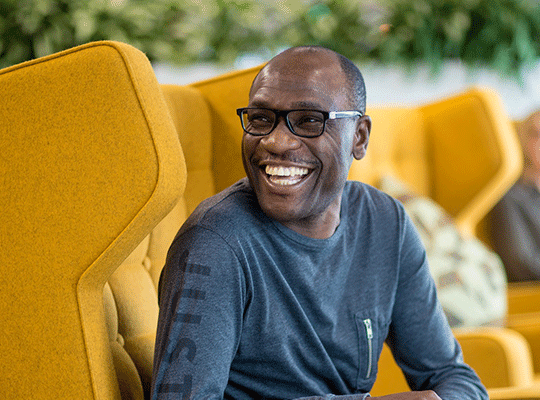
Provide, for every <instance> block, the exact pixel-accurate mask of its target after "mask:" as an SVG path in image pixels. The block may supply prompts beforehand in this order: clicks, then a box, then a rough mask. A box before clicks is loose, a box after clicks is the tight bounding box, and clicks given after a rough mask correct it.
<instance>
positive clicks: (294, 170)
mask: <svg viewBox="0 0 540 400" xmlns="http://www.w3.org/2000/svg"><path fill="white" fill-rule="evenodd" d="M265 172H266V173H267V174H268V175H271V176H303V175H307V174H308V172H309V170H308V169H307V168H298V167H281V166H280V167H274V166H270V165H267V166H266V168H265Z"/></svg>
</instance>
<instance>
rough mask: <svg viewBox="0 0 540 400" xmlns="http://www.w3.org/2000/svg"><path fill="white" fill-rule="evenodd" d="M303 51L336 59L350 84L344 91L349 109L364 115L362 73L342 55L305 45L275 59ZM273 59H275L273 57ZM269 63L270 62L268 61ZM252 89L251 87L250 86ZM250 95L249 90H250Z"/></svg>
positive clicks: (315, 46)
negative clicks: (317, 52)
mask: <svg viewBox="0 0 540 400" xmlns="http://www.w3.org/2000/svg"><path fill="white" fill-rule="evenodd" d="M297 49H298V50H305V51H308V52H316V51H327V52H330V53H332V54H334V55H335V56H336V58H337V59H338V61H339V64H340V67H341V71H342V72H343V75H344V76H345V80H346V81H347V82H348V83H350V85H348V86H347V87H346V88H345V90H346V91H347V93H346V96H347V100H348V101H349V103H350V104H351V107H352V108H353V109H355V110H358V111H361V112H362V113H364V114H365V112H366V85H365V82H364V77H363V76H362V73H361V72H360V70H359V69H358V67H357V66H356V65H355V64H354V63H353V62H352V61H351V60H349V59H348V58H347V57H345V56H344V55H342V54H340V53H338V52H336V51H334V50H331V49H329V48H327V47H323V46H319V45H307V46H297V47H291V48H289V49H287V50H284V51H283V52H282V53H280V54H278V55H277V56H276V57H278V56H280V55H281V54H283V53H286V52H289V51H294V50H297ZM274 58H275V57H274ZM270 61H271V60H270ZM265 67H266V65H265V66H264V67H263V68H262V69H261V70H260V71H259V72H258V73H257V75H256V76H255V79H254V80H253V83H255V81H256V80H257V78H258V76H259V74H260V73H261V72H262V70H264V69H265ZM252 88H253V85H252ZM250 94H251V90H250Z"/></svg>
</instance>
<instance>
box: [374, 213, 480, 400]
mask: <svg viewBox="0 0 540 400" xmlns="http://www.w3.org/2000/svg"><path fill="white" fill-rule="evenodd" d="M401 254H402V257H401V261H400V282H399V284H398V289H397V293H396V298H395V305H394V309H393V313H392V323H391V325H390V331H389V335H388V338H387V343H388V345H389V346H390V349H391V350H392V353H393V355H394V358H395V359H396V362H397V363H398V365H399V366H400V367H401V369H402V370H403V373H404V374H405V377H406V379H407V382H408V383H409V386H410V387H411V388H412V390H415V391H423V390H433V391H435V392H436V393H437V394H438V395H439V396H440V397H441V398H442V399H444V400H451V399H456V400H458V399H459V400H465V399H471V400H472V399H479V398H485V399H487V398H488V396H487V393H486V390H485V388H484V387H483V385H482V384H481V382H480V379H479V378H478V376H477V375H476V373H475V372H474V371H473V370H472V369H471V368H470V367H469V366H467V365H466V364H465V363H464V362H463V358H462V353H461V348H460V346H459V344H458V342H457V341H456V339H455V338H454V336H453V334H452V331H451V329H450V326H449V325H448V322H447V320H446V317H445V315H444V312H443V310H442V307H441V305H440V304H439V301H438V299H437V293H436V288H435V283H434V281H433V278H432V276H431V274H430V272H429V267H428V263H427V258H426V254H425V251H424V249H423V246H422V244H421V242H420V239H419V237H418V234H417V233H416V230H415V229H414V227H413V225H412V222H411V221H410V219H409V218H406V223H405V234H404V240H403V248H402V252H401ZM380 373H384V371H380ZM404 398H405V397H404ZM420 398H421V397H420ZM426 398H429V397H426Z"/></svg>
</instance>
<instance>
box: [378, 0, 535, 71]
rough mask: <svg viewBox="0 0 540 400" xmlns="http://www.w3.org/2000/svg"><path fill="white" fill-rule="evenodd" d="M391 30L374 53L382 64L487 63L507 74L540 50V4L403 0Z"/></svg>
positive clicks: (394, 6)
mask: <svg viewBox="0 0 540 400" xmlns="http://www.w3.org/2000/svg"><path fill="white" fill-rule="evenodd" d="M387 27H388V31H387V33H386V34H385V35H384V37H383V38H381V41H380V42H379V44H378V46H377V47H376V48H374V49H373V50H372V51H371V52H370V54H369V56H370V57H372V58H374V59H378V60H380V61H381V62H383V63H387V62H395V61H396V60H397V61H399V62H403V63H408V64H411V63H416V62H418V61H424V62H427V63H428V64H430V65H431V66H432V67H433V69H434V70H435V71H436V70H438V69H439V68H440V66H441V64H442V62H443V61H444V60H445V59H449V58H453V59H461V60H462V61H464V62H465V63H467V64H469V65H488V66H490V67H492V68H494V69H496V70H499V71H501V72H503V73H505V74H517V73H518V71H519V68H520V67H521V66H522V65H524V64H527V63H529V62H532V61H535V60H536V59H537V58H538V56H539V54H540V41H539V38H540V7H539V3H538V2H533V1H529V0H415V1H408V0H398V1H395V2H393V3H392V6H391V9H390V12H389V13H388V19H387Z"/></svg>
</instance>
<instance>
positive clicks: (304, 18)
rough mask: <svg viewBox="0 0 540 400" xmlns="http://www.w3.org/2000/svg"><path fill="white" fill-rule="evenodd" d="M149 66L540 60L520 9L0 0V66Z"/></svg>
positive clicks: (535, 36) (385, 2)
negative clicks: (279, 56) (107, 49)
mask: <svg viewBox="0 0 540 400" xmlns="http://www.w3.org/2000/svg"><path fill="white" fill-rule="evenodd" d="M104 39H111V40H119V41H122V42H126V43H129V44H132V45H134V46H135V47H137V48H139V49H141V50H142V51H144V52H145V53H146V54H147V55H148V57H149V58H150V60H152V61H170V62H174V63H187V62H201V61H203V62H205V61H212V62H222V63H231V62H233V61H234V60H235V59H236V58H237V57H238V56H241V55H243V54H249V53H259V54H261V53H262V54H264V55H265V56H269V55H271V54H274V53H276V52H277V51H278V50H279V49H281V48H284V47H289V46H294V45H301V44H319V45H323V46H326V47H329V48H332V49H334V50H336V51H338V52H340V53H342V54H344V55H345V56H347V57H349V58H351V59H353V60H355V61H375V62H380V63H383V64H388V63H392V64H405V65H416V64H418V63H424V64H425V63H427V64H429V65H431V66H432V68H433V70H434V71H437V70H438V69H439V68H440V66H441V64H442V63H443V61H444V60H446V59H461V60H462V61H464V62H465V63H467V64H469V65H487V66H489V67H492V68H495V69H497V70H499V71H501V72H503V73H505V74H518V72H519V70H520V68H521V67H522V66H523V65H525V64H527V63H529V62H532V61H535V60H536V59H537V58H538V56H539V54H540V40H539V39H540V6H539V4H538V2H536V1H534V2H533V1H530V0H303V1H298V0H275V1H273V0H0V67H4V66H7V65H12V64H15V63H18V62H21V61H25V60H28V59H31V58H35V57H40V56H43V55H46V54H50V53H54V52H57V51H60V50H64V49H66V48H70V47H73V46H76V45H78V44H82V43H87V42H90V41H95V40H104Z"/></svg>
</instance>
